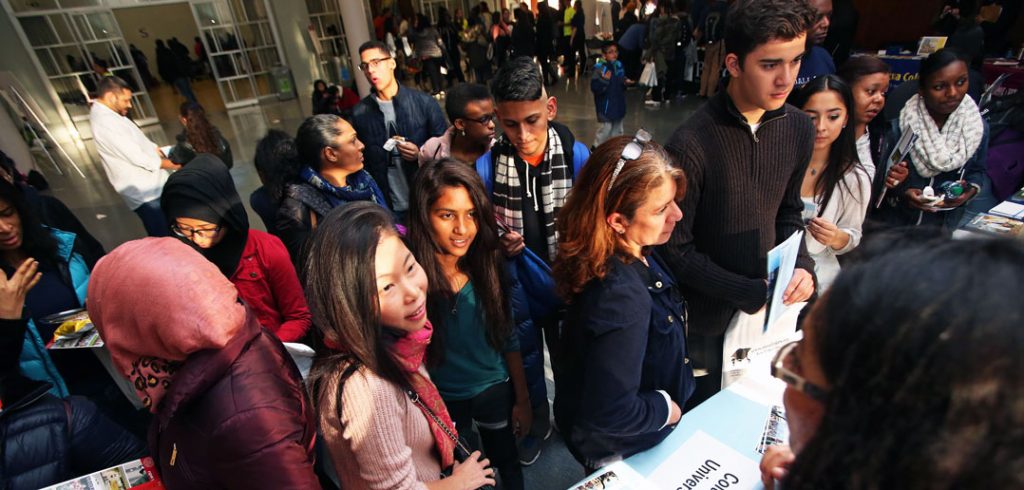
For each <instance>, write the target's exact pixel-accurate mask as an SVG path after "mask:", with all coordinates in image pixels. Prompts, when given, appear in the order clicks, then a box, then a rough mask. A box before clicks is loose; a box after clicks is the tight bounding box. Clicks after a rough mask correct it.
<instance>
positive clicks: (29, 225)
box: [0, 179, 61, 269]
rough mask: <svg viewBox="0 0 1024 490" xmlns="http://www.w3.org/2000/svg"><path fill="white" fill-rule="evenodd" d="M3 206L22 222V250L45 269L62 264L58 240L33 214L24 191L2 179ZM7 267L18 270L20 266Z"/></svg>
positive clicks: (0, 191) (11, 265) (0, 200)
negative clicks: (6, 206)
mask: <svg viewBox="0 0 1024 490" xmlns="http://www.w3.org/2000/svg"><path fill="white" fill-rule="evenodd" d="M2 204H7V205H8V206H10V207H12V208H14V212H15V213H16V214H17V215H18V218H19V219H20V220H21V250H22V251H24V252H25V253H26V254H28V256H29V257H32V258H33V259H36V260H37V261H39V263H40V264H43V265H44V266H45V267H47V268H50V269H53V268H56V267H57V264H58V263H60V262H61V258H60V253H59V251H58V248H57V239H56V238H54V237H53V233H51V232H50V230H49V229H47V228H46V226H44V225H43V223H42V222H40V221H39V217H38V216H36V215H35V213H33V212H32V210H31V209H30V207H29V204H28V202H26V200H25V194H24V193H23V192H22V190H21V189H20V188H18V186H16V185H15V184H12V183H10V182H8V181H7V180H6V179H0V205H2ZM7 265H8V266H10V267H12V268H17V267H18V265H20V264H7Z"/></svg>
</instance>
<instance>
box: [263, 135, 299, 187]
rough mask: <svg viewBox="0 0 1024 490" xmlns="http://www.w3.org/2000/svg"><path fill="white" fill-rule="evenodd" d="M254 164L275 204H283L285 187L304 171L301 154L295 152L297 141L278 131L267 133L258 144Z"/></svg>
mask: <svg viewBox="0 0 1024 490" xmlns="http://www.w3.org/2000/svg"><path fill="white" fill-rule="evenodd" d="M253 164H254V165H255V166H256V172H257V173H258V174H259V176H260V180H262V181H263V187H264V188H265V189H267V192H268V193H270V198H271V199H272V200H273V201H274V202H275V203H279V202H281V198H282V197H284V189H285V186H287V185H288V184H289V183H291V182H292V181H294V180H295V179H297V178H298V176H299V170H301V169H302V163H301V162H300V161H299V153H298V151H296V150H295V140H293V139H292V137H291V136H289V135H288V133H285V132H284V131H281V130H278V129H271V130H270V131H267V135H266V136H264V137H263V138H261V139H260V141H259V142H258V143H256V155H255V157H254V158H253Z"/></svg>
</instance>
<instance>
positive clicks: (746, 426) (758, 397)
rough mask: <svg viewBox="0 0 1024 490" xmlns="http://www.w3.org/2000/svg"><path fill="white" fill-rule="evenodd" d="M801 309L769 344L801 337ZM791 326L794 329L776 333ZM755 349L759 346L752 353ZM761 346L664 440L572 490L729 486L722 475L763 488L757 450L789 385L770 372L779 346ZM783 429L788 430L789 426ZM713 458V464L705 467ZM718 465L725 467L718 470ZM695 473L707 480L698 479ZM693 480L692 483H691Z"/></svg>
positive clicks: (735, 485)
mask: <svg viewBox="0 0 1024 490" xmlns="http://www.w3.org/2000/svg"><path fill="white" fill-rule="evenodd" d="M798 313H799V309H794V310H792V311H788V312H787V314H785V315H784V316H783V317H782V318H780V320H779V321H778V322H777V324H776V325H775V326H773V327H772V328H771V329H769V331H768V332H767V333H766V342H768V343H771V344H773V345H777V343H778V342H779V341H780V340H783V341H790V340H796V339H799V338H801V337H802V332H792V331H793V330H794V329H795V326H796V317H797V315H798ZM762 318H763V317H762ZM779 324H782V325H779ZM786 328H788V329H789V330H790V332H791V333H789V334H783V333H782V332H778V335H772V333H773V331H777V329H786ZM782 335H785V338H784V339H783V338H782V337H781V336H782ZM755 350H759V349H752V352H753V351H755ZM760 350H762V351H763V353H762V354H760V355H757V356H753V357H751V358H750V361H749V362H750V364H749V367H747V369H746V374H745V375H744V376H743V377H742V378H740V379H739V380H738V381H736V382H734V383H732V384H731V385H729V387H728V388H726V389H725V390H723V391H721V392H719V393H718V394H716V395H715V396H713V397H711V398H710V399H708V400H707V401H705V402H704V403H702V404H700V405H698V406H697V407H696V408H694V409H693V410H691V411H689V412H687V413H686V414H685V415H683V417H682V418H681V419H680V420H679V424H678V425H676V428H675V429H674V430H673V431H672V433H671V434H669V436H668V437H667V438H666V439H665V440H664V441H662V442H661V444H658V445H657V446H655V447H653V448H651V449H649V450H647V451H644V452H642V453H638V454H635V455H633V456H631V457H629V458H627V459H625V460H623V461H619V462H616V463H612V464H610V465H608V466H605V467H604V468H601V469H600V470H598V471H597V472H595V473H593V474H591V475H588V476H587V477H586V478H584V479H583V480H581V481H580V482H578V483H576V484H575V485H573V486H572V487H570V489H571V490H589V489H604V490H613V489H617V490H630V489H631V490H639V489H645V490H646V489H652V490H660V489H668V490H676V489H677V488H689V489H691V490H697V489H712V488H715V485H716V484H719V487H720V488H725V487H724V486H721V484H720V482H719V480H723V479H724V480H725V481H726V483H729V485H728V488H732V489H761V488H763V485H762V484H761V482H760V476H759V475H760V472H759V470H758V463H759V462H760V460H761V454H760V453H758V451H757V448H758V445H759V444H760V443H761V441H762V436H763V434H764V432H765V431H764V429H765V426H766V422H767V421H768V417H769V414H770V413H771V412H772V407H773V406H779V407H781V405H782V394H783V391H785V388H786V384H785V383H783V382H782V381H780V380H778V379H775V378H773V377H772V376H771V374H770V369H769V365H770V363H771V360H772V358H773V357H774V350H770V351H769V349H760ZM783 425H784V424H783ZM783 430H784V432H785V434H788V429H785V428H784V429H783ZM783 437H785V438H788V436H783ZM688 443H689V444H688ZM712 460H713V461H714V463H715V464H714V465H710V466H705V465H706V464H707V462H709V461H712ZM716 465H720V466H721V468H720V469H719V470H718V471H713V469H714V468H715V466H716ZM702 468H703V469H702ZM696 475H705V476H706V478H704V479H698V478H694V477H695V476H696ZM688 480H689V481H691V482H692V483H693V485H692V486H691V485H688V484H687V483H686V482H687V481H688Z"/></svg>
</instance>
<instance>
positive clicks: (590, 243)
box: [553, 131, 694, 470]
mask: <svg viewBox="0 0 1024 490" xmlns="http://www.w3.org/2000/svg"><path fill="white" fill-rule="evenodd" d="M648 141H649V135H648V134H646V132H643V131H641V132H638V133H637V136H636V137H634V138H633V139H632V140H630V139H629V138H628V137H618V138H613V139H611V140H609V141H608V142H606V143H605V144H603V145H601V146H600V147H598V148H597V150H596V151H595V152H594V153H593V154H592V155H591V157H590V158H591V161H590V162H589V164H588V165H587V166H585V167H583V171H582V172H581V174H580V176H579V178H578V179H577V181H576V186H577V187H576V189H575V190H574V192H573V193H572V194H570V195H569V199H568V201H567V202H566V205H565V207H564V208H562V211H561V213H560V215H559V217H558V222H557V223H558V225H557V226H558V231H559V239H558V258H557V259H556V261H555V264H554V266H553V275H554V277H555V283H556V286H557V288H558V290H559V292H560V293H561V294H562V295H563V296H564V297H565V298H566V299H567V300H568V302H569V307H568V311H567V314H566V318H565V323H564V325H563V330H562V339H561V342H560V345H563V346H564V352H563V355H562V356H561V359H562V361H561V362H560V365H559V366H556V370H555V392H556V393H557V395H556V398H555V420H556V421H557V422H558V426H559V428H560V429H561V431H562V433H563V435H564V436H565V439H566V442H567V444H568V447H569V450H570V452H572V454H573V456H575V457H576V459H577V460H578V461H579V462H580V463H581V464H583V465H584V467H586V469H587V470H593V469H595V468H598V467H601V466H603V465H605V464H608V463H610V462H613V461H616V460H618V459H621V458H624V457H627V456H630V455H632V454H635V453H638V452H640V451H643V450H646V449H649V448H651V447H652V446H654V445H656V444H658V443H659V442H661V441H662V440H663V439H664V438H665V437H666V436H668V434H669V432H670V431H671V427H672V426H674V425H675V424H676V423H677V422H678V421H679V418H680V416H681V410H680V407H682V406H683V405H684V404H685V403H686V400H687V398H689V397H690V394H692V393H693V389H694V380H693V371H692V370H691V368H690V365H689V361H688V359H687V357H686V356H687V350H686V334H685V324H686V312H685V307H684V303H683V299H682V296H681V295H680V294H679V292H678V291H677V290H676V288H675V280H674V279H673V278H672V276H671V275H670V273H669V272H668V269H667V268H666V267H665V266H664V265H663V264H662V262H661V261H660V260H659V259H658V258H657V256H656V255H653V254H651V247H653V246H654V245H659V244H662V243H665V242H666V241H668V239H669V236H671V234H672V230H673V228H674V227H675V224H676V222H678V221H679V219H680V218H682V211H680V210H679V206H678V205H677V204H676V203H677V202H678V201H679V200H680V199H681V198H682V195H683V193H684V191H685V180H684V176H683V174H682V171H681V170H679V169H676V168H673V167H672V166H671V165H670V164H669V159H668V157H667V156H666V154H665V152H664V150H663V149H662V148H661V147H660V146H659V145H657V144H656V143H651V142H648Z"/></svg>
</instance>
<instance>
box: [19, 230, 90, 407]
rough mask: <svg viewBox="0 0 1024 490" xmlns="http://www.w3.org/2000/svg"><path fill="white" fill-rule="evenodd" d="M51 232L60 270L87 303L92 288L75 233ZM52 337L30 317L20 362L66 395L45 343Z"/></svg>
mask: <svg viewBox="0 0 1024 490" xmlns="http://www.w3.org/2000/svg"><path fill="white" fill-rule="evenodd" d="M51 232H52V233H53V236H54V238H56V239H57V253H58V254H59V255H60V259H61V260H62V263H61V264H58V267H59V268H60V271H61V273H62V274H65V275H66V278H67V279H70V280H71V285H72V287H74V288H75V294H76V295H77V296H78V302H79V303H80V304H82V305H85V292H86V290H88V289H89V267H88V266H86V265H85V260H83V259H82V256H81V255H78V253H76V252H74V245H75V234H74V233H68V232H66V231H60V230H56V229H51ZM49 340H50V339H44V338H42V336H40V335H39V330H38V329H37V328H36V325H35V322H33V321H32V320H31V319H30V320H29V321H28V327H27V328H26V329H25V343H24V345H23V346H22V349H21V357H19V358H18V363H19V365H20V368H21V373H22V374H23V375H25V377H26V378H29V379H34V380H37V381H46V382H49V383H50V384H52V385H53V388H52V389H50V393H52V394H54V395H56V396H59V397H62V398H63V397H66V396H68V388H67V386H66V385H65V384H64V378H63V377H61V375H60V373H58V372H57V366H55V365H54V364H53V359H51V358H50V354H49V353H48V352H47V351H46V344H47V342H48V341H49Z"/></svg>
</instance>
